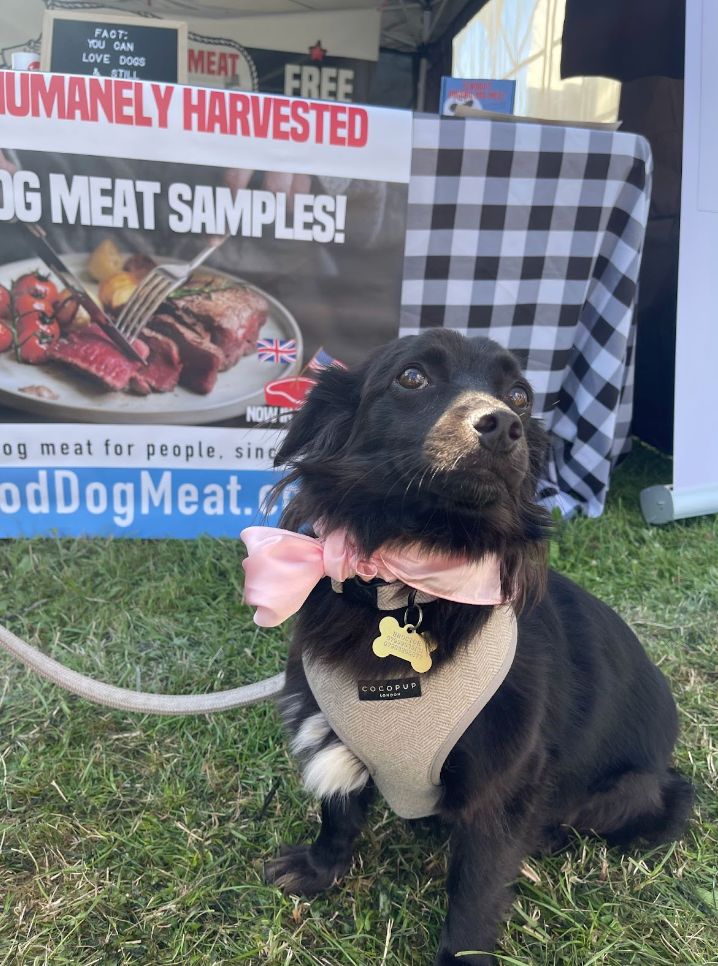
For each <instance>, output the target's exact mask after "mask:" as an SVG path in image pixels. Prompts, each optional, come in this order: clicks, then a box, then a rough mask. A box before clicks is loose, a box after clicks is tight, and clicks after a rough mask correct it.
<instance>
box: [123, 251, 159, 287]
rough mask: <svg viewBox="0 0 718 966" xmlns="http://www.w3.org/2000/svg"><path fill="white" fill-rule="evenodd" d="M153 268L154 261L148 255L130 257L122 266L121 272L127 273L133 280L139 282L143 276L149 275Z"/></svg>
mask: <svg viewBox="0 0 718 966" xmlns="http://www.w3.org/2000/svg"><path fill="white" fill-rule="evenodd" d="M154 267H155V261H154V259H152V258H150V256H149V255H130V257H129V258H128V259H127V261H126V262H125V264H124V265H123V266H122V270H123V272H129V273H130V275H132V276H133V278H136V279H137V281H138V282H141V281H142V279H143V278H144V277H145V275H149V274H150V272H151V271H152V269H153V268H154Z"/></svg>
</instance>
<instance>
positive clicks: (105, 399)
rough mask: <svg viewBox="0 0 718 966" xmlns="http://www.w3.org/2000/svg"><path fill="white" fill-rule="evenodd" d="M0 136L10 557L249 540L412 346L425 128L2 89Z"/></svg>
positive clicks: (379, 114)
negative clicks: (410, 208)
mask: <svg viewBox="0 0 718 966" xmlns="http://www.w3.org/2000/svg"><path fill="white" fill-rule="evenodd" d="M0 131H2V143H1V144H0V420H2V424H1V425H0V537H17V536H31V535H37V534H53V533H54V534H59V535H63V534H64V535H94V534H97V535H116V536H132V537H165V536H170V537H173V536H174V537H194V536H197V535H199V534H203V533H208V534H213V535H228V536H234V535H237V534H238V532H239V530H240V529H241V528H242V526H244V525H246V523H247V522H250V521H253V520H258V519H259V518H260V516H261V513H262V510H261V507H262V504H263V500H264V498H265V496H266V493H267V491H268V489H269V487H270V486H271V484H272V482H273V481H274V480H275V479H276V475H275V471H273V470H272V468H271V465H272V457H273V454H274V452H275V450H276V446H277V443H278V441H279V439H280V438H281V433H282V426H283V424H284V423H285V422H286V420H287V419H288V418H289V416H290V415H291V413H292V412H293V411H294V409H296V408H297V407H298V406H300V405H301V403H302V400H303V397H304V395H305V393H306V392H307V390H308V388H309V387H310V386H311V385H312V382H313V379H314V378H315V375H316V372H317V371H318V370H319V369H321V368H322V367H323V366H326V365H349V364H352V363H354V362H356V361H358V360H360V359H361V358H363V357H364V356H365V355H366V354H367V353H368V352H369V351H370V350H372V349H373V348H375V347H377V346H379V345H381V344H383V343H384V342H386V341H387V340H388V339H390V338H392V337H393V336H394V335H396V333H397V331H398V307H399V299H400V287H401V275H402V258H403V249H404V235H405V218H406V203H407V190H408V188H407V186H408V180H409V167H410V155H411V116H410V115H409V114H408V113H405V112H400V111H393V110H388V109H383V108H370V107H363V106H359V105H353V104H346V103H330V102H323V101H311V100H305V99H300V98H288V97H283V96H272V95H263V94H256V93H248V92H240V91H227V90H212V89H205V88H193V87H181V86H177V85H169V84H160V83H151V82H142V81H133V80H124V79H122V80H116V79H111V78H101V77H79V76H71V75H50V74H41V73H38V72H12V71H4V72H3V71H0ZM276 512H277V511H275V513H276Z"/></svg>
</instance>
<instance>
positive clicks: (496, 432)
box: [472, 409, 524, 453]
mask: <svg viewBox="0 0 718 966" xmlns="http://www.w3.org/2000/svg"><path fill="white" fill-rule="evenodd" d="M472 425H473V427H474V429H475V430H476V432H477V433H478V434H479V439H480V440H481V445H482V446H485V447H486V449H488V450H490V451H491V452H492V453H508V452H509V451H510V450H512V449H513V448H514V446H516V444H517V443H518V441H519V440H520V439H521V437H522V436H523V434H524V428H523V426H522V425H521V420H520V419H518V418H517V417H516V416H514V414H513V413H510V412H506V411H505V410H503V409H496V410H494V412H492V413H485V414H484V415H483V416H481V417H479V418H478V419H474V420H472Z"/></svg>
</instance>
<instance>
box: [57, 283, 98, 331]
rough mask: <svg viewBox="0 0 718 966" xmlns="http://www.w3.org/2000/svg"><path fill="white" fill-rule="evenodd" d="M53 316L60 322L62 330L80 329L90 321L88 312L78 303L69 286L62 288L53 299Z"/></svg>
mask: <svg viewBox="0 0 718 966" xmlns="http://www.w3.org/2000/svg"><path fill="white" fill-rule="evenodd" d="M53 318H55V319H57V321H58V322H59V323H60V328H61V329H62V330H63V332H67V331H68V330H69V329H82V328H84V326H86V325H89V324H90V322H91V319H90V313H89V312H88V311H87V309H86V308H85V307H84V306H83V305H80V303H79V301H78V299H77V296H76V295H75V293H74V292H72V291H70V289H69V288H64V289H63V290H62V291H61V292H60V294H59V295H58V296H57V298H56V299H55V312H54V315H53Z"/></svg>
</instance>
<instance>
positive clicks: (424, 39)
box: [416, 0, 431, 111]
mask: <svg viewBox="0 0 718 966" xmlns="http://www.w3.org/2000/svg"><path fill="white" fill-rule="evenodd" d="M430 36H431V0H425V2H424V11H423V13H422V16H421V44H420V46H419V80H418V82H417V85H416V109H417V111H424V110H426V104H425V101H426V75H427V73H428V71H429V58H428V57H427V44H428V43H429V37H430Z"/></svg>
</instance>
